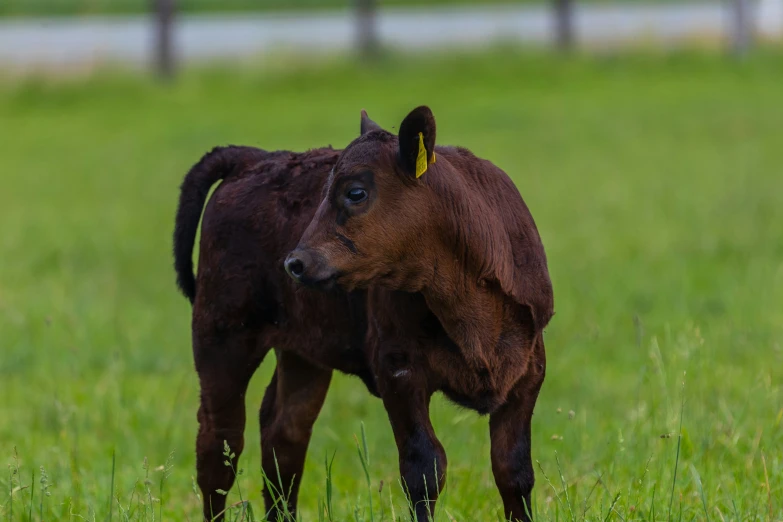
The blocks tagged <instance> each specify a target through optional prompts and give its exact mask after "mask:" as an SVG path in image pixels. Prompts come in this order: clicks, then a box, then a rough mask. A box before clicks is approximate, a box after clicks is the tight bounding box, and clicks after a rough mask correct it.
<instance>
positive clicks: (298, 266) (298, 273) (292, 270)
mask: <svg viewBox="0 0 783 522" xmlns="http://www.w3.org/2000/svg"><path fill="white" fill-rule="evenodd" d="M286 268H288V273H289V274H291V275H292V276H294V277H297V278H298V277H302V274H303V273H304V263H302V261H301V260H300V259H297V258H295V257H294V258H292V259H289V260H288V263H286Z"/></svg>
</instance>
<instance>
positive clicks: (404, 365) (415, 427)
mask: <svg viewBox="0 0 783 522" xmlns="http://www.w3.org/2000/svg"><path fill="white" fill-rule="evenodd" d="M379 378H380V383H379V385H380V386H379V387H380V392H381V398H382V399H383V405H384V407H385V408H386V412H387V413H388V415H389V421H390V422H391V426H392V430H393V431H394V440H395V441H396V443H397V451H398V454H399V461H400V475H401V477H402V481H403V486H404V487H405V488H406V493H407V494H408V500H409V501H410V504H411V506H412V508H413V513H412V515H414V516H415V520H416V521H417V522H426V521H428V520H431V518H430V517H433V516H434V513H435V501H436V500H437V498H438V494H439V493H440V492H441V491H442V490H443V488H444V487H445V485H446V452H445V451H444V450H443V446H442V445H441V444H440V441H438V439H437V437H436V436H435V430H434V429H433V428H432V423H431V422H430V411H429V410H430V398H431V397H432V391H431V390H430V389H429V387H428V380H429V379H427V372H426V367H425V365H423V364H421V363H420V362H419V361H413V360H411V358H410V354H409V352H407V351H405V350H402V349H401V350H398V351H388V352H387V353H385V354H382V355H381V356H380V361H379Z"/></svg>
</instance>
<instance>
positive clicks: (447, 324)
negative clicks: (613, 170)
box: [285, 107, 553, 522]
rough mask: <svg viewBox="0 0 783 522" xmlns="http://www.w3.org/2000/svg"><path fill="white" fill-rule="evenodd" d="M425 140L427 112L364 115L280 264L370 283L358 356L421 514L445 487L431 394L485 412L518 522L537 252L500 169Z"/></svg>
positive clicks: (541, 259) (537, 379) (538, 280)
mask: <svg viewBox="0 0 783 522" xmlns="http://www.w3.org/2000/svg"><path fill="white" fill-rule="evenodd" d="M435 134H436V128H435V119H434V117H433V115H432V112H431V111H430V109H429V108H427V107H418V108H417V109H414V110H413V111H412V112H411V113H410V114H409V115H408V116H407V117H406V118H405V119H404V120H403V121H402V124H401V125H400V128H399V135H398V136H395V135H393V134H391V133H389V132H386V131H384V130H383V129H381V128H380V127H379V126H378V125H377V124H375V123H374V122H372V121H371V120H369V118H367V115H366V113H364V112H363V113H362V124H361V135H360V136H359V137H358V138H357V139H355V140H354V141H353V142H352V143H351V144H350V145H349V146H348V147H347V148H346V149H345V150H344V151H342V153H341V154H340V156H339V159H338V160H337V163H336V164H335V166H334V168H333V169H332V172H331V173H330V175H329V179H328V180H327V183H326V186H325V188H324V197H323V201H322V202H321V204H320V206H319V207H318V210H317V211H316V212H315V216H314V218H313V220H312V222H311V223H310V225H309V226H308V227H307V230H306V231H305V232H304V235H303V236H302V238H301V240H300V241H299V245H298V246H297V247H296V249H295V250H294V251H293V252H292V253H291V254H290V255H289V256H288V258H287V259H286V261H285V266H286V270H287V271H288V273H289V275H290V276H291V277H292V278H293V279H295V280H296V281H298V282H301V283H304V284H305V285H308V286H314V287H318V286H332V285H335V284H336V285H337V286H339V287H341V288H344V289H346V290H347V291H348V292H355V291H360V290H362V289H367V292H368V293H367V297H366V299H367V325H368V330H367V336H366V341H367V342H366V347H365V350H366V354H367V355H366V357H367V359H368V360H369V364H370V367H371V369H372V375H373V378H374V381H375V383H376V385H377V390H378V392H379V394H380V396H381V399H382V400H383V404H384V407H385V408H386V411H387V413H388V416H389V420H390V421H391V425H392V429H393V431H394V437H395V441H396V443H397V449H398V452H399V464H400V472H401V475H402V478H403V480H404V482H405V484H406V486H407V489H408V492H409V495H410V500H411V503H412V505H413V506H414V510H415V516H416V518H417V520H418V521H420V522H421V521H425V520H428V518H427V517H428V515H430V514H431V513H432V512H433V509H434V504H435V500H436V499H437V496H438V492H439V491H441V490H442V489H443V487H444V486H445V476H446V454H445V452H444V450H443V446H441V444H440V442H439V441H438V439H437V437H436V436H435V432H434V430H433V427H432V424H431V422H430V418H429V404H430V398H431V396H432V394H433V393H434V392H436V391H442V392H443V393H444V394H445V395H446V396H447V397H449V398H450V399H451V400H453V401H454V402H456V403H458V404H461V405H463V406H465V407H468V408H472V409H474V410H476V411H478V412H479V413H482V414H489V431H490V438H491V445H492V449H491V459H492V471H493V474H494V476H495V482H496V484H497V486H498V489H499V490H500V494H501V497H502V498H503V503H504V507H505V513H506V516H507V517H509V518H512V517H513V518H522V519H527V518H528V516H529V512H528V510H529V509H530V494H531V490H532V488H533V466H532V461H531V455H530V424H531V417H532V415H533V408H534V406H535V403H536V399H537V397H538V393H539V389H540V388H541V384H542V382H543V380H544V373H545V367H546V358H545V351H544V339H543V329H544V327H545V326H546V325H547V323H548V322H549V320H550V318H551V317H552V314H553V294H552V285H551V282H550V279H549V274H548V270H547V263H546V256H545V253H544V248H543V245H542V244H541V239H540V238H539V235H538V232H537V230H536V226H535V223H534V221H533V218H532V216H531V215H530V212H529V211H528V209H527V207H526V205H525V203H524V202H523V200H522V198H521V197H520V195H519V192H518V191H517V189H516V187H515V186H514V184H513V183H512V182H511V180H510V179H509V177H508V176H507V175H506V174H505V173H504V172H503V171H502V170H501V169H499V168H498V167H496V166H495V165H493V164H492V163H490V162H489V161H486V160H482V159H479V158H477V157H476V156H474V155H473V154H471V153H470V152H469V151H468V150H466V149H464V148H459V147H436V146H435Z"/></svg>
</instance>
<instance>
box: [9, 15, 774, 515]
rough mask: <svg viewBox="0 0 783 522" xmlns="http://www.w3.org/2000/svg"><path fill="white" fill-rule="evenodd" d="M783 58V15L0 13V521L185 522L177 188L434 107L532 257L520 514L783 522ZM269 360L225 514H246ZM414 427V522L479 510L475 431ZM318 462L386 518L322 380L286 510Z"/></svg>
mask: <svg viewBox="0 0 783 522" xmlns="http://www.w3.org/2000/svg"><path fill="white" fill-rule="evenodd" d="M782 40H783V0H724V1H700V0H694V1H692V2H691V1H689V0H687V1H677V0H613V1H611V2H610V1H608V0H607V1H602V0H519V1H510V0H507V1H503V0H497V1H492V2H489V1H482V2H469V1H447V0H418V1H416V0H386V1H375V0H356V1H354V2H348V1H345V0H299V1H295V0H290V1H286V0H154V1H153V0H0V180H1V181H2V185H1V187H2V188H0V405H2V410H1V411H2V414H1V415H0V461H2V463H3V464H7V467H3V468H2V469H3V470H6V471H7V473H5V472H0V518H1V519H3V520H66V519H68V520H71V519H89V520H107V519H108V520H112V519H117V520H160V519H166V520H199V516H200V515H199V509H200V501H199V498H198V491H197V489H195V488H194V483H193V476H194V470H195V464H194V460H195V455H194V441H195V434H196V408H197V405H198V382H197V379H196V374H195V371H194V370H193V364H192V356H191V352H190V307H189V305H188V303H187V301H186V300H185V299H184V298H183V297H182V296H180V295H179V294H178V293H177V291H176V288H175V285H174V272H173V269H172V256H171V233H172V229H173V220H174V212H175V208H176V202H177V198H178V188H179V184H180V183H181V181H182V177H183V176H184V174H185V173H186V172H187V170H188V169H189V168H190V166H191V165H193V164H194V163H195V162H196V161H197V160H198V159H199V158H200V157H201V156H202V155H203V154H204V153H205V152H206V151H208V150H209V149H211V148H212V147H214V146H216V145H227V144H238V145H252V146H258V147H261V148H264V149H268V150H275V149H292V150H304V149H307V148H312V147H320V146H325V145H328V144H331V145H333V146H334V147H335V148H341V147H344V146H345V145H346V144H347V143H349V142H350V141H351V140H352V139H353V138H354V137H355V136H356V135H357V133H358V129H359V114H360V110H361V109H362V108H364V109H367V111H368V112H369V114H370V116H371V117H372V118H373V119H374V120H375V121H377V122H378V123H379V124H381V125H382V126H384V127H385V128H387V129H389V130H394V129H395V128H396V127H397V126H398V125H399V122H400V121H401V120H402V118H403V117H404V116H405V114H407V113H408V111H410V110H411V109H412V108H413V107H416V106H418V105H420V104H428V105H429V106H430V107H431V108H432V110H433V111H434V114H435V117H436V119H437V122H438V139H439V140H440V143H441V144H455V145H462V146H466V147H468V148H470V149H471V150H472V151H473V152H474V153H476V154H477V155H478V156H481V157H484V158H487V159H490V160H492V161H493V162H495V163H496V164H497V165H499V166H500V167H502V168H503V169H504V170H505V171H506V172H508V174H509V175H510V176H511V178H512V179H513V180H514V182H515V183H516V185H517V187H518V188H519V190H520V192H521V194H522V196H523V197H524V199H525V201H526V203H527V204H528V206H529V207H530V209H531V212H532V214H533V216H534V217H535V219H536V223H537V225H538V228H539V231H540V233H541V236H542V239H543V241H544V245H545V247H546V251H547V255H548V259H549V267H550V272H551V275H552V279H553V283H554V287H555V310H556V315H555V317H554V319H553V320H552V322H551V324H550V326H549V327H548V329H547V331H546V336H547V348H548V369H547V380H546V382H545V384H544V387H543V390H542V393H541V396H540V398H539V402H538V405H537V407H536V415H535V420H534V426H533V457H534V460H535V471H536V477H537V486H536V489H535V495H534V507H535V511H536V513H537V514H538V518H539V520H599V519H600V520H645V521H652V520H664V519H666V520H671V519H674V518H676V519H678V520H743V521H746V520H759V521H761V520H764V521H781V520H783V481H781V480H780V477H783V454H781V451H780V448H781V447H783V429H782V427H781V422H783V391H782V390H781V382H783V227H781V226H780V223H783V167H781V166H782V165H783V146H781V145H783V48H782V46H781V44H782V43H783V42H782ZM194 257H195V254H194ZM273 359H274V358H273V357H272V356H270V357H269V358H268V360H267V361H265V362H264V363H263V365H262V367H261V369H260V370H259V371H258V374H257V376H256V377H255V378H254V380H253V382H252V384H251V388H250V390H249V391H248V394H247V410H248V427H247V430H246V444H245V451H244V454H243V456H242V461H241V462H242V464H241V467H243V468H244V470H245V473H244V475H242V477H241V478H240V481H239V484H240V488H236V487H235V488H234V490H232V492H231V493H230V494H229V495H230V500H231V503H232V504H234V505H235V506H240V507H241V506H243V505H244V504H241V502H249V503H250V504H251V505H252V506H253V507H254V508H255V510H256V513H259V512H260V511H261V505H262V500H261V492H260V490H261V484H262V483H263V479H262V477H261V476H260V465H259V462H260V450H259V444H258V426H257V423H256V420H255V419H256V413H255V412H256V411H257V408H258V406H259V405H260V402H261V397H262V395H263V391H264V389H265V386H266V384H267V382H268V381H269V377H270V374H271V371H272V369H273V368H274V360H273ZM432 416H433V422H434V425H435V429H436V432H437V433H438V435H439V437H440V438H441V440H442V442H443V445H444V446H445V448H446V451H447V452H448V455H449V479H448V486H447V488H446V491H445V493H444V496H443V497H442V501H441V502H439V506H441V507H440V508H439V514H438V517H439V518H438V520H443V521H453V520H460V521H462V520H465V521H471V520H498V513H499V511H500V509H501V504H500V498H499V495H498V494H497V492H496V490H495V486H494V481H493V478H492V474H491V470H490V465H489V437H488V433H487V420H486V418H481V417H479V416H477V415H476V414H474V413H472V412H466V411H463V410H461V409H459V408H456V407H455V406H453V405H451V404H449V403H448V402H447V401H445V400H443V399H442V398H439V397H437V398H436V399H435V400H434V401H433V405H432ZM362 424H363V425H364V429H365V433H366V439H367V448H368V451H369V454H370V469H369V478H366V476H365V474H364V470H363V469H362V466H361V462H360V461H359V459H358V457H357V455H356V441H357V439H356V438H355V437H358V438H359V439H360V438H361V429H362ZM335 452H336V457H335V461H334V466H333V468H332V478H331V480H332V482H331V486H330V487H331V489H330V491H331V492H332V495H333V502H334V506H335V512H336V513H337V515H336V516H335V518H334V519H335V520H347V519H351V520H356V521H359V520H389V519H392V518H394V519H395V520H397V519H400V517H402V514H403V513H405V506H404V504H405V501H404V495H403V494H402V490H401V488H400V486H399V483H398V482H397V455H396V448H395V445H394V441H393V437H392V435H391V431H390V428H389V425H388V421H387V418H386V414H385V412H384V411H383V408H382V406H381V404H380V402H379V401H377V400H375V399H373V398H371V397H370V396H369V395H368V394H367V392H366V390H365V389H364V387H363V385H361V383H359V382H358V381H357V380H356V379H353V378H349V377H345V376H335V378H334V380H333V385H332V389H331V391H330V394H329V396H328V398H327V402H326V404H325V406H324V409H323V412H322V414H321V417H320V418H319V421H318V422H317V423H316V426H315V428H314V432H313V440H312V443H311V446H310V453H309V457H308V461H307V466H306V470H305V476H304V479H303V480H304V482H303V485H302V495H301V498H300V501H301V507H302V511H301V515H302V519H303V520H323V519H324V518H322V517H323V515H324V511H323V507H322V505H321V504H320V503H319V502H320V501H322V500H323V499H324V498H326V491H327V486H326V480H327V473H326V470H325V467H324V458H325V456H326V455H328V456H329V457H330V458H331V456H332V455H334V454H335ZM0 471H2V470H0ZM368 480H369V486H368V482H367V481H368ZM370 498H372V499H373V503H372V507H370V503H369V499H370ZM237 509H239V507H237ZM393 510H394V511H393ZM241 516H242V513H241V512H237V514H236V517H235V518H234V519H237V520H238V519H242V518H241Z"/></svg>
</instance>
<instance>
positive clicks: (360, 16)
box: [355, 0, 378, 58]
mask: <svg viewBox="0 0 783 522" xmlns="http://www.w3.org/2000/svg"><path fill="white" fill-rule="evenodd" d="M355 2H356V35H357V44H358V46H359V54H360V55H361V56H362V57H364V58H372V57H374V56H375V55H376V54H377V52H378V33H377V27H376V18H377V12H378V9H377V7H378V3H377V0H355Z"/></svg>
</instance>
